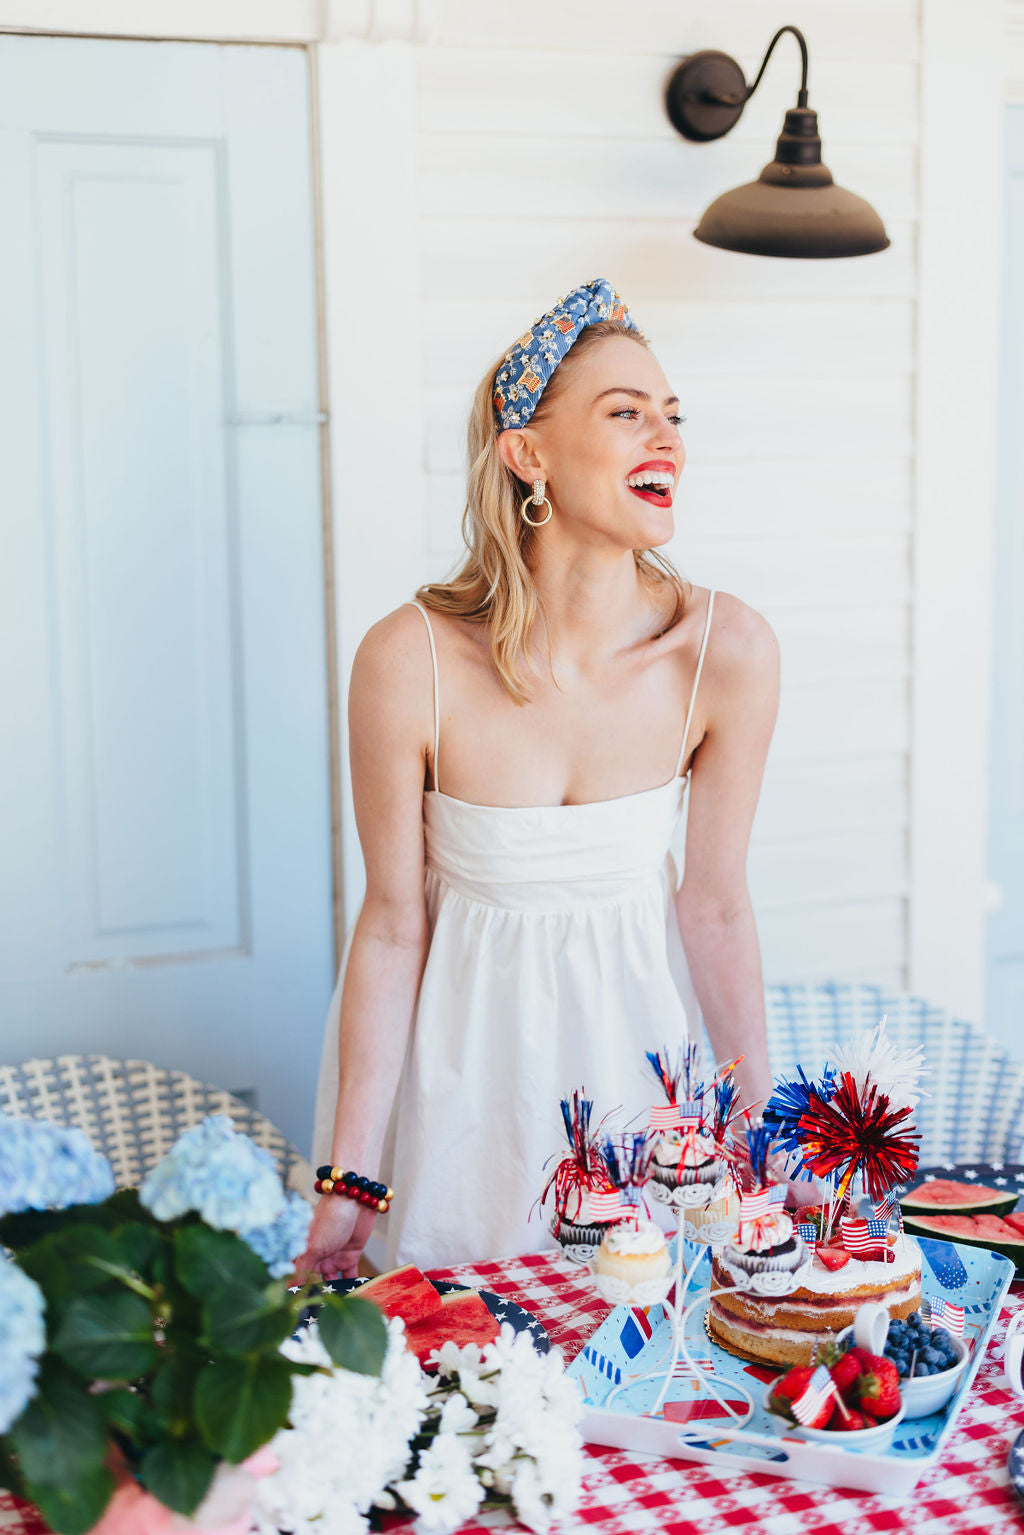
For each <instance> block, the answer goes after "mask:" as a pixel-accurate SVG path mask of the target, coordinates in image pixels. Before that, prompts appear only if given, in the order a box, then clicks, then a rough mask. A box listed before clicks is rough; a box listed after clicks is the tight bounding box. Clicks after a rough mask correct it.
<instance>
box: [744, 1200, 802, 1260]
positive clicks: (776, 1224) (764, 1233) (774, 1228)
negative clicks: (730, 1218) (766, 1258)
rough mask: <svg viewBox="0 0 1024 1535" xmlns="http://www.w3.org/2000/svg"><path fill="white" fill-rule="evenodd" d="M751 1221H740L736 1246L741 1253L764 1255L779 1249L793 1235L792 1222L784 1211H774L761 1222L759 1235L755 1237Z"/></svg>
mask: <svg viewBox="0 0 1024 1535" xmlns="http://www.w3.org/2000/svg"><path fill="white" fill-rule="evenodd" d="M754 1232H755V1227H754V1223H753V1222H752V1221H741V1222H740V1229H739V1236H738V1238H737V1241H736V1246H737V1247H738V1248H739V1250H740V1252H742V1253H766V1252H769V1251H770V1250H771V1248H773V1247H781V1246H782V1244H783V1242H788V1241H789V1239H790V1237H791V1236H792V1235H793V1222H792V1221H791V1220H790V1218H789V1216H788V1215H787V1214H786V1212H785V1210H780V1209H775V1210H772V1211H771V1212H770V1213H769V1214H768V1215H766V1216H765V1217H764V1219H763V1220H762V1221H761V1235H760V1236H759V1237H755V1235H754Z"/></svg>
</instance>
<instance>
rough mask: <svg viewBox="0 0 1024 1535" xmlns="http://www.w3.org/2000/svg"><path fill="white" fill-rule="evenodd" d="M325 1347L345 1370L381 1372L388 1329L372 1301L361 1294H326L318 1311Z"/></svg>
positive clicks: (362, 1373)
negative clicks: (363, 1297)
mask: <svg viewBox="0 0 1024 1535" xmlns="http://www.w3.org/2000/svg"><path fill="white" fill-rule="evenodd" d="M316 1319H317V1322H318V1323H319V1325H320V1337H321V1339H322V1341H323V1345H324V1348H325V1349H326V1350H327V1352H328V1353H329V1354H330V1356H331V1358H332V1359H333V1360H334V1363H335V1364H336V1365H340V1366H341V1368H342V1369H343V1370H355V1371H356V1372H357V1374H359V1375H379V1374H380V1372H381V1366H382V1365H383V1363H384V1354H385V1352H386V1350H387V1346H388V1330H387V1324H386V1322H385V1321H384V1318H383V1316H382V1315H381V1313H380V1311H379V1310H378V1308H377V1307H376V1306H375V1305H374V1304H373V1302H372V1301H368V1300H360V1298H359V1296H358V1295H327V1296H325V1297H324V1304H323V1306H322V1307H321V1308H320V1310H319V1311H318V1312H317V1318H316Z"/></svg>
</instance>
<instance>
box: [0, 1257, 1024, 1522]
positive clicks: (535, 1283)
mask: <svg viewBox="0 0 1024 1535" xmlns="http://www.w3.org/2000/svg"><path fill="white" fill-rule="evenodd" d="M430 1277H431V1278H432V1279H454V1280H457V1281H458V1282H459V1283H461V1284H469V1285H474V1286H476V1287H478V1288H479V1289H481V1290H492V1291H494V1293H495V1294H497V1295H506V1296H508V1298H509V1299H510V1300H514V1301H516V1302H517V1303H518V1304H519V1305H521V1306H524V1307H526V1309H527V1310H529V1311H532V1312H533V1313H534V1315H535V1316H537V1317H538V1318H539V1319H540V1320H541V1322H543V1324H544V1326H545V1327H546V1329H547V1331H548V1334H549V1336H550V1338H551V1341H552V1343H554V1344H557V1345H558V1346H559V1347H560V1348H561V1349H562V1351H563V1353H564V1354H565V1357H566V1359H571V1358H572V1357H573V1356H574V1355H575V1353H576V1352H577V1350H578V1349H580V1348H581V1347H582V1346H583V1344H584V1343H585V1342H586V1340H587V1338H588V1337H589V1336H590V1334H591V1333H592V1332H593V1331H594V1329H595V1328H596V1327H597V1326H598V1325H599V1324H600V1323H601V1322H602V1321H603V1320H604V1318H605V1317H606V1316H607V1315H608V1309H609V1308H608V1307H607V1306H606V1305H605V1304H604V1302H603V1301H602V1300H601V1299H600V1297H599V1296H598V1294H597V1292H596V1290H595V1289H594V1286H593V1284H592V1282H591V1280H590V1278H589V1276H588V1275H587V1273H586V1272H585V1271H584V1270H582V1269H579V1268H577V1267H575V1266H574V1265H573V1264H571V1263H568V1262H566V1260H565V1259H564V1258H562V1257H561V1256H560V1255H557V1254H554V1253H535V1254H532V1255H530V1256H528V1257H523V1258H509V1259H505V1260H503V1261H501V1262H496V1263H475V1264H465V1265H463V1266H462V1267H459V1268H452V1269H434V1270H432V1271H431V1274H430ZM1022 1308H1024V1284H1018V1285H1015V1286H1014V1288H1013V1290H1012V1291H1011V1292H1010V1295H1009V1296H1008V1297H1007V1301H1006V1305H1005V1307H1004V1310H1003V1313H1002V1317H1001V1323H1000V1326H999V1327H998V1328H997V1329H996V1337H995V1338H994V1339H993V1340H992V1342H990V1344H989V1348H988V1352H987V1354H986V1357H985V1359H984V1360H983V1361H982V1364H981V1368H980V1369H979V1371H978V1375H977V1377H976V1379H975V1382H974V1386H973V1388H972V1390H971V1393H970V1396H969V1398H968V1400H967V1402H966V1403H965V1404H964V1406H963V1407H962V1408H961V1410H960V1413H959V1415H958V1417H957V1421H956V1427H955V1429H954V1432H953V1434H952V1436H951V1438H950V1440H949V1443H948V1445H947V1448H946V1454H945V1456H944V1458H943V1460H942V1463H941V1465H939V1466H938V1467H937V1468H936V1469H935V1470H934V1471H932V1472H930V1473H929V1474H928V1475H927V1476H925V1477H924V1478H922V1480H921V1481H920V1482H919V1483H918V1485H917V1487H916V1488H915V1489H914V1491H913V1493H911V1495H910V1496H909V1497H907V1498H884V1497H881V1496H876V1495H875V1494H872V1493H864V1492H853V1491H846V1490H844V1489H840V1488H833V1487H816V1486H813V1485H812V1484H810V1483H808V1482H796V1481H792V1480H790V1479H788V1478H785V1477H776V1476H769V1475H767V1474H762V1473H760V1472H759V1473H756V1474H750V1473H746V1472H742V1473H738V1474H736V1475H733V1476H730V1477H724V1476H719V1475H716V1473H715V1471H714V1469H713V1468H712V1467H709V1466H703V1465H691V1464H688V1463H687V1462H685V1461H669V1460H656V1459H652V1458H651V1457H649V1456H641V1455H635V1454H626V1453H625V1452H623V1451H619V1450H609V1449H604V1448H601V1447H599V1446H593V1447H591V1446H588V1447H587V1449H586V1471H585V1476H584V1483H583V1497H582V1499H581V1501H580V1504H579V1507H578V1508H577V1510H576V1512H575V1514H573V1516H572V1517H571V1519H570V1520H567V1521H564V1522H563V1523H562V1525H561V1526H560V1527H559V1530H560V1535H568V1531H570V1530H572V1531H579V1532H586V1535H648V1532H650V1535H719V1532H721V1531H724V1530H741V1531H745V1532H747V1535H875V1532H879V1531H881V1532H887V1531H904V1530H905V1531H913V1532H914V1535H981V1532H986V1535H1001V1532H1003V1531H1014V1532H1016V1535H1022V1532H1024V1508H1022V1505H1021V1504H1020V1503H1019V1502H1018V1500H1017V1497H1016V1495H1015V1493H1014V1491H1013V1488H1012V1487H1011V1486H1010V1481H1009V1478H1008V1476H1007V1472H1006V1457H1007V1452H1008V1449H1009V1445H1010V1442H1011V1440H1012V1439H1013V1438H1014V1437H1015V1436H1016V1435H1017V1433H1018V1432H1019V1431H1020V1430H1021V1429H1022V1428H1024V1402H1022V1401H1021V1400H1020V1399H1019V1398H1018V1397H1016V1396H1014V1394H1013V1393H1012V1392H1011V1391H1010V1390H1008V1389H1007V1387H1006V1385H1005V1383H1004V1378H1003V1370H1002V1362H1001V1357H1000V1353H999V1347H998V1340H999V1339H1000V1338H1001V1336H1002V1333H1003V1330H1004V1328H1005V1324H1006V1323H1007V1322H1008V1320H1009V1318H1010V1317H1011V1316H1012V1315H1013V1313H1014V1312H1015V1311H1018V1310H1020V1309H1022ZM509 1528H520V1526H518V1525H517V1524H516V1522H515V1520H513V1519H512V1518H511V1517H510V1516H509V1515H508V1514H507V1513H504V1512H497V1513H492V1514H486V1515H483V1516H482V1517H481V1518H480V1519H477V1520H473V1521H472V1522H471V1523H469V1524H466V1525H463V1526H462V1528H461V1530H460V1531H459V1535H483V1532H485V1531H492V1530H496V1529H509ZM0 1535H49V1532H48V1527H47V1526H46V1525H45V1524H44V1523H43V1521H42V1520H41V1519H40V1518H39V1516H38V1514H36V1513H35V1511H34V1510H32V1509H29V1508H27V1507H26V1506H25V1505H24V1504H19V1503H17V1502H16V1500H14V1499H13V1498H11V1496H10V1495H9V1494H6V1493H2V1492H0Z"/></svg>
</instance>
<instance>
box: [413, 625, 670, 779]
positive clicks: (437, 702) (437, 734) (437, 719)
mask: <svg viewBox="0 0 1024 1535" xmlns="http://www.w3.org/2000/svg"><path fill="white" fill-rule="evenodd" d="M409 606H410V607H413V608H416V609H418V610H419V612H420V613H422V614H423V622H424V623H425V624H426V626H427V638H428V640H429V641H430V664H431V666H432V667H433V668H434V788H435V789H440V787H441V785H440V782H439V780H438V776H437V754H438V751H439V749H440V746H441V694H440V687H439V683H438V673H437V646H436V645H435V644H434V626H433V624H432V623H431V622H430V614H429V613H428V612H427V610H426V608H425V607H424V606H423V604H422V603H421V602H417V601H416V600H415V599H412V600H410V603H409ZM698 675H699V674H698Z"/></svg>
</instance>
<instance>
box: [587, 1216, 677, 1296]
mask: <svg viewBox="0 0 1024 1535" xmlns="http://www.w3.org/2000/svg"><path fill="white" fill-rule="evenodd" d="M671 1270H672V1259H671V1257H670V1255H669V1250H668V1247H667V1246H666V1244H665V1233H664V1232H663V1231H662V1229H661V1227H660V1226H656V1225H655V1224H654V1222H653V1221H638V1222H637V1223H636V1224H635V1225H629V1224H627V1223H623V1224H622V1225H619V1226H615V1227H614V1228H613V1229H612V1230H611V1231H609V1232H608V1233H607V1234H606V1235H605V1237H604V1238H603V1240H602V1242H601V1245H600V1247H599V1248H598V1250H597V1258H596V1259H595V1261H594V1273H595V1274H604V1275H607V1276H608V1277H610V1278H613V1279H621V1280H623V1281H624V1283H626V1284H628V1285H638V1284H644V1283H646V1282H647V1281H648V1280H652V1279H664V1278H665V1276H666V1275H667V1274H669V1273H670V1272H671Z"/></svg>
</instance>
